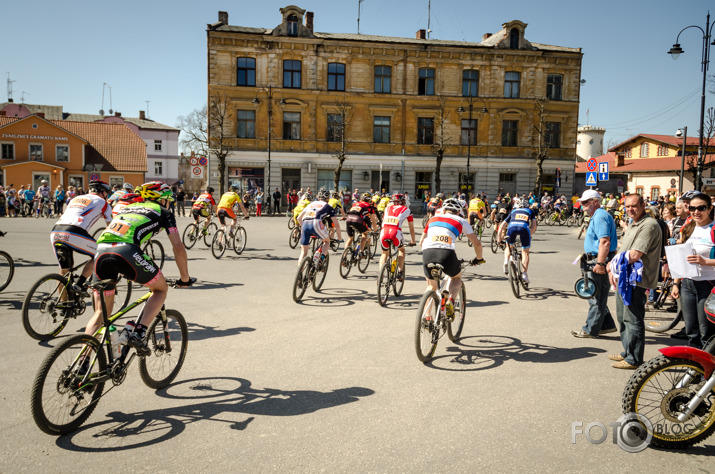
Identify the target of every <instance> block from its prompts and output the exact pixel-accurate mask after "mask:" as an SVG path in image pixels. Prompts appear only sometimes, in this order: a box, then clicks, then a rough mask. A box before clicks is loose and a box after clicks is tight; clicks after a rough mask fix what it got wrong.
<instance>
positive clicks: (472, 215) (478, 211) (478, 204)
mask: <svg viewBox="0 0 715 474" xmlns="http://www.w3.org/2000/svg"><path fill="white" fill-rule="evenodd" d="M467 212H468V217H469V225H471V226H472V228H473V227H474V224H475V223H476V221H477V219H479V220H480V221H482V220H484V216H485V215H486V213H487V205H486V204H485V203H484V201H483V200H482V199H481V197H480V195H479V194H477V195H476V196H474V198H472V199H471V200H470V201H469V209H468V211H467Z"/></svg>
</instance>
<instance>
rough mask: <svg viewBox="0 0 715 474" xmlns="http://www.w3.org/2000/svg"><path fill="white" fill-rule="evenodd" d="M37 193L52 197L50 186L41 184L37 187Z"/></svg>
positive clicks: (47, 197) (43, 196) (46, 197)
mask: <svg viewBox="0 0 715 474" xmlns="http://www.w3.org/2000/svg"><path fill="white" fill-rule="evenodd" d="M37 194H38V195H39V196H40V197H42V198H44V199H49V198H50V187H49V186H40V187H39V188H37Z"/></svg>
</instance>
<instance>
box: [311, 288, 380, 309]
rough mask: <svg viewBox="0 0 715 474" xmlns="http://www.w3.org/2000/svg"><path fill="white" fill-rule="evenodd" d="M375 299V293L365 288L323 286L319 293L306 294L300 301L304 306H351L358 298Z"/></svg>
mask: <svg viewBox="0 0 715 474" xmlns="http://www.w3.org/2000/svg"><path fill="white" fill-rule="evenodd" d="M370 298H372V299H374V300H375V302H377V297H376V296H375V294H371V293H368V292H367V291H365V290H355V289H347V288H323V289H321V290H320V292H319V293H312V294H306V295H305V296H303V299H302V300H301V301H300V302H299V303H298V304H300V305H304V306H320V307H323V306H334V307H337V306H351V305H354V304H355V302H356V300H366V299H370Z"/></svg>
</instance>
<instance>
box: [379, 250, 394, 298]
mask: <svg viewBox="0 0 715 474" xmlns="http://www.w3.org/2000/svg"><path fill="white" fill-rule="evenodd" d="M390 273H391V271H390V262H389V261H387V262H386V263H383V264H382V266H381V267H380V273H379V275H380V276H379V277H378V279H377V302H378V303H380V306H385V305H387V298H388V297H389V296H390V286H392V285H391V284H392V282H391V281H390Z"/></svg>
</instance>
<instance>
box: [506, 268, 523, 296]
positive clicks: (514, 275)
mask: <svg viewBox="0 0 715 474" xmlns="http://www.w3.org/2000/svg"><path fill="white" fill-rule="evenodd" d="M520 279H521V274H520V272H519V271H517V269H516V264H515V263H514V261H513V260H509V284H510V285H511V291H512V293H514V296H516V297H517V298H519V292H520V291H521V283H519V280H520Z"/></svg>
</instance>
